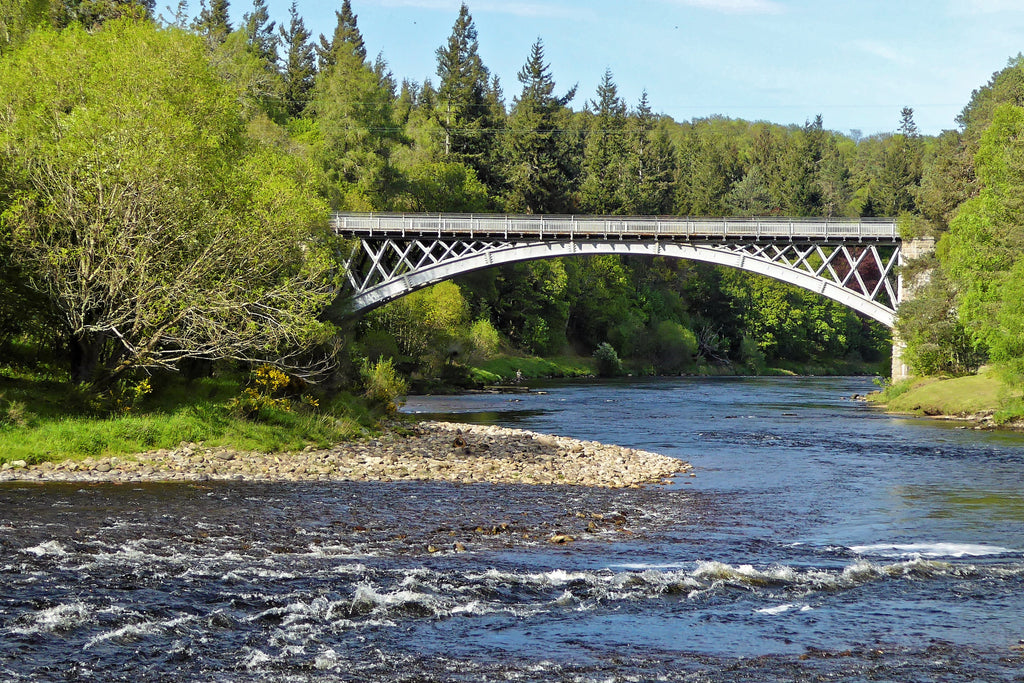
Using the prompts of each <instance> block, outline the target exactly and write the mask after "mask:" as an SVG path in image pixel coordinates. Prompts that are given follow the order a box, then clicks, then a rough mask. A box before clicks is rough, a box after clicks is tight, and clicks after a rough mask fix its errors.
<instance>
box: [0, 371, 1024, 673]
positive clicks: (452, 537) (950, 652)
mask: <svg viewBox="0 0 1024 683" xmlns="http://www.w3.org/2000/svg"><path fill="white" fill-rule="evenodd" d="M872 388H873V386H872V384H871V382H870V381H869V380H867V379H862V378H838V379H837V378H814V379H807V378H768V379H738V378H721V379H714V378H713V379H708V378H679V379H664V380H648V381H639V380H638V381H622V382H617V383H600V384H596V383H595V384H580V383H576V384H571V385H554V386H551V387H547V388H546V389H545V391H544V393H531V394H525V395H515V396H509V395H473V396H459V397H413V398H411V399H410V400H409V402H408V403H407V405H406V408H405V409H406V410H407V411H408V412H413V413H419V414H423V415H429V416H431V417H434V418H440V419H451V420H457V421H466V422H488V423H495V424H501V425H506V426H514V427H520V428H526V429H532V430H535V431H540V432H549V433H556V434H563V435H566V436H574V437H577V438H582V439H595V440H601V441H606V442H611V443H618V444H621V445H625V446H630V447H635V448H641V449H645V450H652V451H657V452H661V453H665V454H667V455H672V456H676V457H679V458H680V459H683V460H687V461H689V462H691V463H692V464H693V465H694V466H695V472H694V474H695V475H696V476H693V477H689V476H684V477H678V478H676V480H675V482H674V483H673V484H671V485H666V486H656V487H649V488H644V489H639V490H615V491H613V490H604V489H582V488H570V487H554V486H552V487H530V486H513V485H502V486H498V485H454V484H437V483H389V484H384V483H341V484H329V483H316V482H313V483H302V484H299V483H292V484H254V483H209V482H207V483H203V484H180V485H168V484H152V485H138V484H129V485H121V486H117V485H109V484H104V485H100V484H95V485H81V484H76V485H69V484H48V485H40V484H31V485H30V484H24V483H21V484H6V485H2V486H0V679H2V680H5V681H7V680H11V681H21V680H26V681H28V680H32V681H37V680H39V681H41V680H61V681H64V680H73V681H127V680H131V681H162V680H166V681H172V680H173V681H179V680H196V681H199V680H204V681H205V680H219V681H249V680H259V681H365V680H388V681H434V680H444V681H482V680H490V681H505V680H514V681H581V682H583V681H648V680H665V681H677V680H678V681H773V680H779V681H784V680H794V679H797V680H830V681H832V680H850V681H862V680H914V681H962V680H992V681H1003V680H1005V681H1014V680H1021V679H1020V677H1021V676H1022V675H1024V642H1022V639H1024V486H1022V477H1021V473H1022V472H1024V436H1021V435H1015V434H1007V433H998V432H979V431H975V430H972V429H963V428H960V429H958V428H957V426H956V425H950V424H944V423H938V422H933V421H927V420H917V419H904V418H899V417H893V416H888V415H885V414H882V413H880V412H878V411H876V410H874V409H872V408H870V407H868V406H866V405H864V404H862V403H859V402H856V401H851V400H849V399H848V397H849V396H850V395H852V394H854V393H866V392H867V391H869V390H871V389H872ZM555 534H565V535H570V536H572V537H573V538H574V539H575V540H574V541H572V542H569V543H565V544H560V545H556V544H552V543H551V542H549V540H548V539H549V538H551V536H552V535H555ZM462 548H464V549H465V550H464V551H461V550H462Z"/></svg>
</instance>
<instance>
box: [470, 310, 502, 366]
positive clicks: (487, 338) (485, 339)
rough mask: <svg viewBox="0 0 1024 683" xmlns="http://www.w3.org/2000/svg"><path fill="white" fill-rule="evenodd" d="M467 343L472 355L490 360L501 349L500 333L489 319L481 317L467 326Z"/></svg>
mask: <svg viewBox="0 0 1024 683" xmlns="http://www.w3.org/2000/svg"><path fill="white" fill-rule="evenodd" d="M469 345H470V347H471V353H472V355H473V357H475V358H479V359H480V360H490V359H491V358H494V356H495V355H497V353H498V351H499V350H500V349H501V334H500V333H499V332H498V330H496V329H494V325H492V324H491V321H490V320H487V319H486V318H481V319H480V320H477V321H476V322H474V323H473V324H472V325H471V326H470V328H469Z"/></svg>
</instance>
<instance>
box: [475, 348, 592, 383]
mask: <svg viewBox="0 0 1024 683" xmlns="http://www.w3.org/2000/svg"><path fill="white" fill-rule="evenodd" d="M516 370H519V371H521V372H522V373H523V377H524V378H525V379H544V378H549V377H590V376H592V375H596V374H597V369H596V366H595V364H594V359H593V358H584V357H580V356H555V357H552V358H538V357H536V356H509V355H502V356H499V357H497V358H493V359H491V360H488V361H486V362H484V363H480V364H479V365H478V366H476V367H474V368H472V369H471V372H472V373H473V376H474V378H475V379H477V381H480V382H483V383H484V384H497V383H500V382H507V381H509V380H512V379H515V377H516Z"/></svg>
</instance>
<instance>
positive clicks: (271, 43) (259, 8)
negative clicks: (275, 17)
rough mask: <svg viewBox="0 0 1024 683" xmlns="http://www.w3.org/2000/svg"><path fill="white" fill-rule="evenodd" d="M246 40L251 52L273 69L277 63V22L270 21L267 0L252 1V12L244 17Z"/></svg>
mask: <svg viewBox="0 0 1024 683" xmlns="http://www.w3.org/2000/svg"><path fill="white" fill-rule="evenodd" d="M242 22H243V29H244V31H245V40H246V43H247V44H248V46H249V50H250V51H251V52H252V53H253V54H254V55H256V56H257V57H259V58H260V59H261V60H263V62H264V63H265V64H266V65H267V68H268V69H273V67H274V65H275V64H276V63H277V34H275V33H274V27H275V26H277V22H273V21H270V13H269V12H268V11H267V3H266V0H252V11H251V12H248V13H247V14H246V15H245V16H243V17H242Z"/></svg>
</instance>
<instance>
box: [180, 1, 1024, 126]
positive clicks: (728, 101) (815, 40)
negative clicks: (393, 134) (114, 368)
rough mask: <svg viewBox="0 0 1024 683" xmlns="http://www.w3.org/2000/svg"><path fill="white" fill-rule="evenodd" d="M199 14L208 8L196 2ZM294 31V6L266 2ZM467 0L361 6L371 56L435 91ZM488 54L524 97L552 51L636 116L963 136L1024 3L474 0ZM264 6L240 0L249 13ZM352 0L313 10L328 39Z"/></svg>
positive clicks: (305, 7) (576, 75)
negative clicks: (903, 121) (970, 107)
mask: <svg viewBox="0 0 1024 683" xmlns="http://www.w3.org/2000/svg"><path fill="white" fill-rule="evenodd" d="M193 3H194V4H195V6H193V7H191V8H190V9H191V11H192V13H193V14H195V13H197V12H198V0H193ZM267 4H268V6H269V8H270V11H271V15H272V18H273V19H276V20H278V21H286V20H287V12H288V6H289V4H290V0H267ZM459 5H460V1H459V0H352V8H353V11H354V12H355V13H356V15H357V16H358V24H359V28H360V30H361V31H362V33H363V37H364V39H365V41H366V45H367V51H368V52H369V54H370V56H371V58H373V57H374V56H376V55H377V54H378V53H382V54H383V56H384V58H385V59H386V60H387V62H388V65H389V67H390V69H391V71H392V72H393V73H394V75H395V77H396V79H397V80H398V81H399V82H400V81H401V80H402V79H403V78H409V79H412V80H415V81H418V82H422V81H423V80H424V79H425V78H430V79H431V80H433V81H434V82H435V84H436V82H437V77H436V58H435V51H436V50H437V48H438V47H439V46H440V45H442V44H443V43H444V42H445V41H446V40H447V38H448V36H449V34H450V33H451V28H452V24H453V23H454V22H455V18H456V17H457V15H458V10H459ZM467 6H468V7H469V10H470V13H471V14H472V15H473V18H474V20H475V23H476V26H477V31H478V33H479V40H480V55H481V57H482V58H483V61H484V64H485V65H486V66H487V67H488V69H490V71H491V73H493V74H497V75H498V76H499V77H500V78H501V82H502V86H503V88H504V91H505V97H506V100H507V101H509V102H511V100H512V97H513V96H514V95H515V94H516V93H518V91H519V88H520V84H519V82H518V81H517V80H516V73H517V72H518V71H519V69H520V68H521V67H522V65H523V63H524V62H525V61H526V59H527V57H528V55H529V51H530V46H531V45H532V44H533V42H534V41H535V40H536V39H537V38H541V39H542V40H543V41H544V45H545V49H546V56H547V60H548V62H549V63H550V65H551V72H552V75H553V76H554V79H555V82H556V85H557V88H558V90H557V92H558V94H562V93H564V92H565V91H566V90H567V89H568V88H569V87H571V86H572V85H574V84H578V85H579V90H578V93H577V96H576V100H575V101H574V102H573V106H574V107H575V108H577V109H578V108H581V107H582V106H583V104H584V103H585V102H586V101H587V100H589V99H592V98H593V97H594V92H595V90H596V88H597V84H598V82H599V81H600V79H601V77H602V75H603V74H604V71H605V69H606V68H610V69H611V70H612V74H613V76H614V78H615V82H616V83H617V84H618V86H619V92H620V94H621V95H622V96H623V97H624V98H625V99H626V100H627V102H628V103H629V104H630V105H635V104H636V102H637V101H638V99H639V97H640V94H641V92H642V91H643V90H644V89H646V90H647V92H648V96H649V99H650V103H651V106H652V108H653V109H654V110H655V111H656V112H659V113H664V114H668V115H669V116H672V117H673V118H675V119H676V120H678V121H685V120H689V119H691V118H694V117H703V116H709V115H714V114H721V115H723V116H728V117H733V118H744V119H748V120H766V121H772V122H775V123H781V124H791V123H795V124H803V123H804V122H805V121H806V120H807V119H810V118H813V117H814V116H815V115H816V114H819V113H820V114H822V116H823V119H824V123H825V126H826V127H827V128H830V129H833V130H838V131H841V132H844V133H849V132H850V131H851V130H852V129H859V130H860V131H862V133H863V134H864V135H871V134H874V133H880V132H889V131H893V130H895V129H896V128H897V127H898V125H899V121H900V110H901V109H902V107H904V106H909V107H913V108H914V112H915V120H916V121H917V124H918V127H919V128H920V129H921V131H922V132H924V133H928V134H936V133H938V132H940V131H941V130H943V129H947V128H955V127H956V115H957V114H958V113H959V112H960V110H961V109H962V108H963V106H964V105H965V104H966V103H967V101H968V100H969V99H970V96H971V91H972V90H974V89H975V88H978V87H980V86H981V85H983V84H984V83H986V82H987V81H988V79H989V78H990V77H991V75H992V73H993V72H995V71H998V70H999V69H1001V68H1003V67H1004V66H1005V65H1006V62H1007V60H1008V59H1009V58H1010V57H1013V56H1015V55H1017V54H1018V53H1019V52H1021V51H1022V50H1024V0H866V1H859V0H857V1H854V0H849V1H844V0H636V1H634V2H615V1H612V0H589V1H587V0H546V1H545V0H469V1H468V2H467ZM250 7H251V4H250V0H233V2H232V15H233V16H235V18H236V19H237V18H239V17H240V16H241V15H242V14H243V13H244V12H246V11H248V10H249V9H250ZM340 7H341V0H331V1H326V0H298V10H299V13H300V14H301V15H302V17H303V19H304V21H305V23H306V26H307V28H309V29H310V30H311V31H312V32H313V33H314V35H315V36H317V35H319V34H320V33H324V34H327V35H328V36H329V35H330V34H331V32H332V31H333V29H334V25H335V15H334V11H335V10H336V9H340Z"/></svg>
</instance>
